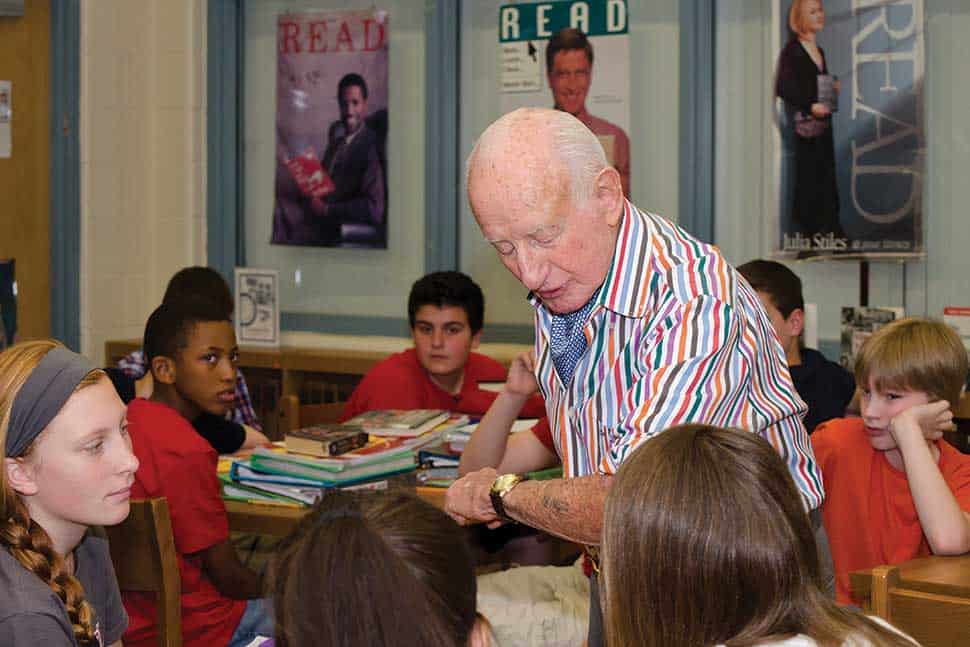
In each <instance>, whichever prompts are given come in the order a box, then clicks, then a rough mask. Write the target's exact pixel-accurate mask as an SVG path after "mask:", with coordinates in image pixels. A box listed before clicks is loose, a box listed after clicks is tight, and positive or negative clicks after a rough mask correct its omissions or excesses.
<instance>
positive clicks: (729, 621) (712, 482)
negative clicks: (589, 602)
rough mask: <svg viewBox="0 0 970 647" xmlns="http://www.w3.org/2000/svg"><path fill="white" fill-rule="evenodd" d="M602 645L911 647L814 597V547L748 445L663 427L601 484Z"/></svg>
mask: <svg viewBox="0 0 970 647" xmlns="http://www.w3.org/2000/svg"><path fill="white" fill-rule="evenodd" d="M603 558H604V559H603V571H602V572H603V579H604V586H603V589H602V593H601V596H602V597H601V599H602V602H603V605H604V609H605V611H604V618H605V625H606V635H607V644H608V645H611V646H615V645H623V646H624V647H625V646H628V645H644V646H650V647H654V646H656V647H706V646H709V645H717V644H722V643H723V644H726V645H729V646H735V645H754V644H757V643H759V642H761V641H764V640H766V639H781V638H784V637H787V636H791V635H794V634H805V635H807V636H810V637H811V638H813V639H814V640H816V641H817V642H818V644H819V645H822V646H825V647H828V646H831V647H835V646H838V645H842V644H843V643H844V642H845V640H846V638H848V637H849V636H858V637H861V638H865V639H867V640H868V641H869V642H870V643H871V644H873V645H876V646H885V645H905V646H907V647H912V645H913V643H912V642H910V641H908V640H906V639H905V638H904V637H902V636H900V635H898V634H895V633H893V632H891V631H888V630H886V629H885V628H883V627H881V626H879V625H878V624H876V623H874V622H872V621H871V620H869V619H868V618H866V617H865V616H862V615H859V614H855V613H852V612H849V611H846V610H843V609H840V608H839V607H837V606H836V605H835V603H834V602H833V601H831V600H829V599H828V598H826V597H825V595H824V594H823V593H822V592H821V589H820V588H819V583H820V576H819V563H818V555H817V553H816V547H815V537H814V534H813V532H812V527H811V523H810V522H809V519H808V515H807V514H806V513H805V510H804V508H803V504H802V498H801V497H800V496H799V494H798V490H797V488H796V487H795V484H794V482H793V481H792V478H791V476H790V474H789V473H788V470H787V469H786V467H785V464H784V463H783V462H782V460H781V458H780V457H779V456H778V454H777V452H776V451H775V450H774V449H773V448H772V447H771V445H770V444H768V442H767V441H766V440H764V439H763V438H761V437H760V436H758V435H756V434H753V433H749V432H745V431H739V430H732V429H720V428H717V427H712V426H707V425H683V426H680V427H673V428H671V429H669V430H667V431H665V432H664V433H661V434H660V435H658V436H657V437H656V438H653V439H651V440H649V441H647V442H646V443H644V445H643V446H641V447H640V448H638V449H637V450H636V451H635V452H633V453H632V454H631V455H630V457H629V458H628V459H627V460H626V461H625V462H624V463H623V465H622V467H621V468H620V470H619V472H618V473H617V475H616V476H615V477H614V479H613V483H612V486H611V488H610V492H609V495H608V496H607V499H606V511H605V517H604V527H603Z"/></svg>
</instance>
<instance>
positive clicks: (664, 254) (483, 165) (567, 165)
mask: <svg viewBox="0 0 970 647" xmlns="http://www.w3.org/2000/svg"><path fill="white" fill-rule="evenodd" d="M467 176H468V181H467V184H468V199H469V202H470V203H471V208H472V212H473V213H474V215H475V219H476V220H477V222H478V225H479V227H480V228H481V231H482V234H483V235H484V236H485V238H486V240H488V241H489V243H491V245H492V246H493V247H494V248H495V251H496V252H497V253H498V256H499V259H500V260H501V261H502V263H503V264H504V265H505V267H506V268H508V270H509V271H510V272H512V274H514V275H515V277H516V278H517V279H518V280H519V281H520V282H521V283H522V284H523V285H524V286H525V287H526V288H528V289H529V291H530V294H529V297H528V299H529V301H530V303H531V304H532V306H533V307H534V308H535V311H536V312H535V350H536V363H535V373H536V379H537V381H538V383H539V387H540V389H541V391H542V393H543V395H544V396H545V400H546V409H547V413H548V415H549V422H550V425H551V428H552V436H553V440H554V442H555V445H556V448H557V451H558V453H559V455H560V457H561V459H562V462H563V475H564V478H563V479H559V480H552V481H527V480H524V479H523V477H522V476H521V475H499V474H497V473H496V472H495V470H494V469H490V468H486V469H482V470H479V471H477V472H473V473H471V474H468V475H467V476H465V477H464V478H462V479H460V480H458V481H457V482H455V484H454V485H452V487H451V488H450V489H449V490H448V493H447V498H446V510H447V511H448V513H449V514H450V515H451V516H452V517H453V518H454V519H455V520H456V521H458V522H459V523H462V524H466V523H474V522H485V523H489V524H491V525H498V524H499V523H501V522H502V521H505V520H514V521H518V522H520V523H523V524H527V525H529V526H533V527H535V528H539V529H541V530H544V531H546V532H549V533H552V534H555V535H558V536H560V537H564V538H566V539H570V540H573V541H576V542H580V543H583V544H586V545H588V546H595V545H597V544H598V543H599V541H600V531H601V527H602V519H603V503H604V499H605V496H606V492H607V490H608V488H609V485H610V475H612V474H613V473H615V472H616V470H617V469H618V468H619V466H620V464H621V463H622V462H623V460H624V458H625V457H626V456H627V455H628V454H629V453H630V452H631V451H632V450H633V449H634V448H635V447H637V446H638V445H639V444H640V443H642V442H644V441H645V440H647V439H649V438H650V437H651V436H653V435H655V434H657V433H659V432H661V431H663V430H664V429H666V428H668V427H670V426H672V425H676V424H680V423H686V422H704V423H709V424H714V425H720V426H727V427H740V428H743V429H749V430H751V431H752V432H755V433H758V434H760V435H762V436H764V437H765V438H767V439H768V440H769V441H770V442H771V443H772V445H773V446H774V447H775V448H776V449H777V450H778V453H779V454H781V456H782V457H783V458H784V459H785V461H786V462H787V465H788V468H789V470H790V471H791V474H792V476H793V477H794V480H795V483H796V485H797V486H798V488H799V491H800V492H801V494H802V497H803V498H804V502H805V506H806V509H808V510H813V511H814V510H816V509H817V508H818V507H819V505H820V504H821V502H822V498H823V496H824V493H823V489H822V480H821V474H820V471H819V469H818V467H817V465H816V463H815V459H814V455H813V454H812V449H811V445H810V444H809V442H808V436H807V434H806V432H805V429H804V427H803V426H802V420H801V419H802V416H803V415H804V414H805V411H806V406H805V404H804V403H803V402H802V401H801V399H800V398H799V397H798V395H797V393H796V391H795V389H794V387H793V386H792V381H791V377H790V375H789V373H788V367H787V365H786V364H785V356H784V353H783V352H782V349H781V346H780V344H779V343H778V340H777V338H776V337H775V334H774V332H773V331H772V327H771V322H770V321H769V319H768V317H767V315H766V314H765V312H764V310H763V309H762V306H761V304H760V302H759V300H758V297H757V295H756V294H755V293H754V292H753V291H752V290H751V288H750V287H749V286H748V285H747V283H746V282H745V281H743V280H742V279H741V278H740V277H739V275H738V274H737V272H736V271H735V270H734V268H732V267H731V266H730V265H729V264H728V263H727V262H726V261H725V260H724V258H723V257H722V256H721V254H720V252H719V251H718V250H717V248H715V247H714V246H712V245H708V244H706V243H702V242H700V241H699V240H697V239H695V238H693V237H692V236H690V235H689V234H687V233H686V232H685V231H683V230H682V229H680V228H679V227H677V226H675V225H673V224H671V223H670V222H668V221H666V220H664V219H663V218H661V217H660V216H658V215H655V214H652V213H648V212H645V211H641V210H640V209H638V208H637V207H635V206H634V205H633V204H631V203H630V202H628V201H627V200H625V199H624V197H623V190H622V186H621V182H620V176H619V174H618V173H617V171H616V169H614V168H612V167H610V166H609V165H608V164H607V162H606V158H605V155H604V153H603V149H602V147H601V146H600V144H599V142H598V141H597V139H596V137H595V135H593V133H592V132H590V131H589V130H588V129H587V128H586V127H585V126H584V125H583V124H582V123H581V122H580V121H579V120H577V119H576V118H575V117H573V116H572V115H570V114H568V113H565V112H561V111H556V110H548V109H536V108H523V109H519V110H516V111H514V112H511V113H509V114H507V115H505V116H503V117H501V118H500V119H498V120H497V121H496V122H495V123H493V124H492V125H491V126H489V127H488V129H486V131H485V132H484V133H483V134H482V136H481V138H480V139H479V141H478V142H477V144H476V145H475V148H474V150H472V153H471V155H470V156H469V158H468V162H467ZM816 517H818V515H817V514H816ZM591 553H593V554H594V555H595V549H594V550H593V551H591ZM594 583H595V582H594ZM594 588H595V587H594ZM594 601H595V593H594ZM591 631H592V628H591ZM591 644H594V643H591Z"/></svg>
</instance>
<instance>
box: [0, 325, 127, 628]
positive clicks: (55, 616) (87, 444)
mask: <svg viewBox="0 0 970 647" xmlns="http://www.w3.org/2000/svg"><path fill="white" fill-rule="evenodd" d="M0 442H2V443H3V445H4V449H5V452H4V461H3V467H2V469H0V645H18V646H19V645H45V646H48V645H53V646H56V647H61V646H65V647H66V646H71V647H74V646H78V645H96V646H97V647H107V646H110V645H119V644H120V640H121V635H122V634H123V633H124V631H125V629H126V627H127V624H128V618H127V615H126V614H125V610H124V607H123V606H122V603H121V595H120V593H119V591H118V582H117V580H116V579H115V576H114V570H113V569H112V567H111V557H110V554H109V552H108V545H107V542H106V541H105V540H104V539H103V538H100V537H95V536H93V535H92V534H91V533H89V532H88V526H92V525H113V524H116V523H119V522H121V521H122V520H124V519H125V517H127V516H128V509H129V501H128V499H129V496H130V491H131V484H132V482H133V481H134V476H135V470H137V469H138V459H136V458H135V456H134V454H132V452H131V441H130V440H129V438H128V433H127V431H126V422H125V407H124V405H123V404H122V403H121V400H120V399H118V395H117V394H116V392H115V390H114V387H113V386H112V384H111V382H110V381H109V380H108V379H107V377H106V376H105V375H104V373H103V372H102V371H100V370H98V369H97V368H95V367H94V366H93V365H92V364H91V363H90V362H88V361H87V360H86V359H84V358H83V357H81V356H80V355H78V354H76V353H73V352H71V351H69V350H67V349H66V348H64V347H63V346H61V345H60V344H59V343H58V342H55V341H34V342H25V343H22V344H17V345H15V346H12V347H10V348H8V349H7V350H5V351H4V352H3V353H0Z"/></svg>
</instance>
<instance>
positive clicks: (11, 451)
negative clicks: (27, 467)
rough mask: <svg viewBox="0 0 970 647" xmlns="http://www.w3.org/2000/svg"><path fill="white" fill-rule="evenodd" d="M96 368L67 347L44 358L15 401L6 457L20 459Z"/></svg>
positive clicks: (8, 431) (11, 412) (56, 350)
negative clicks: (79, 385)
mask: <svg viewBox="0 0 970 647" xmlns="http://www.w3.org/2000/svg"><path fill="white" fill-rule="evenodd" d="M95 368H96V367H95V366H94V364H92V363H91V362H89V361H88V360H87V359H86V358H84V357H82V356H80V355H78V354H77V353H74V352H71V351H69V350H68V349H66V348H64V347H63V346H57V347H55V348H54V349H53V350H51V351H49V352H48V353H47V354H46V355H44V359H42V360H41V361H40V364H38V365H37V368H35V369H34V370H33V371H31V373H30V375H29V376H28V377H27V381H26V382H24V385H23V386H22V387H21V388H20V392H19V393H17V397H16V398H14V400H13V407H11V409H10V425H9V426H8V427H7V448H6V449H7V453H6V456H8V457H10V458H16V457H17V456H20V455H21V454H23V453H24V451H25V450H26V449H27V448H28V447H29V446H30V443H32V442H33V441H34V439H35V438H37V435H38V434H40V432H42V431H44V429H45V428H46V427H47V425H48V424H50V421H51V420H53V419H54V416H56V415H57V412H58V411H60V410H61V407H63V406H64V403H65V402H67V400H68V398H70V397H71V394H72V393H74V389H75V388H77V385H78V384H80V383H81V380H83V379H84V376H85V375H87V374H88V373H90V372H91V371H93V370H94V369H95Z"/></svg>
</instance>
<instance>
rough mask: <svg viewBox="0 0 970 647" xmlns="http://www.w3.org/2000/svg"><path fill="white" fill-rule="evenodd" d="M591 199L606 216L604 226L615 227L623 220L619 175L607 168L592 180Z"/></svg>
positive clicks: (621, 187) (621, 190)
mask: <svg viewBox="0 0 970 647" xmlns="http://www.w3.org/2000/svg"><path fill="white" fill-rule="evenodd" d="M592 198H593V199H594V200H595V201H596V203H597V205H599V208H600V212H601V213H604V214H605V215H606V224H608V225H609V226H610V227H617V226H619V224H620V221H621V220H622V219H623V182H622V181H620V173H619V171H617V170H616V169H615V168H613V167H612V166H607V167H606V168H604V169H603V170H602V171H600V172H599V174H598V175H597V176H596V179H595V180H593V196H592Z"/></svg>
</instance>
